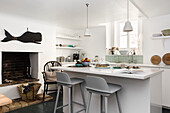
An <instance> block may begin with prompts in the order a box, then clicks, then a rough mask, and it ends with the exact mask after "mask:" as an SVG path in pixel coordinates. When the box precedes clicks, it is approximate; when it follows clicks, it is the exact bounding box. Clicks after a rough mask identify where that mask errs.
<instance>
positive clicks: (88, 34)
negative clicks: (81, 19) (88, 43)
mask: <svg viewBox="0 0 170 113" xmlns="http://www.w3.org/2000/svg"><path fill="white" fill-rule="evenodd" d="M84 36H85V37H90V36H91V33H90V31H89V29H88V28H86V30H85V32H84Z"/></svg>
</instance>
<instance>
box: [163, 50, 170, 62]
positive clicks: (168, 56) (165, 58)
mask: <svg viewBox="0 0 170 113" xmlns="http://www.w3.org/2000/svg"><path fill="white" fill-rule="evenodd" d="M162 60H163V62H164V63H165V64H166V65H170V53H167V54H165V55H164V56H163V58H162Z"/></svg>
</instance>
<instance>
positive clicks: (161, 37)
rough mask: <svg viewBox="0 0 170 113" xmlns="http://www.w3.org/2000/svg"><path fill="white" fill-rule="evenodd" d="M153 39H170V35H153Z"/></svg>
mask: <svg viewBox="0 0 170 113" xmlns="http://www.w3.org/2000/svg"><path fill="white" fill-rule="evenodd" d="M152 39H170V36H160V37H152Z"/></svg>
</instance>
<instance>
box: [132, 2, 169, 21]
mask: <svg viewBox="0 0 170 113" xmlns="http://www.w3.org/2000/svg"><path fill="white" fill-rule="evenodd" d="M130 1H132V3H134V4H136V5H137V6H138V7H139V8H140V9H141V10H142V11H143V12H144V13H145V14H146V15H147V16H148V17H149V18H150V17H155V16H161V15H167V14H170V0H130Z"/></svg>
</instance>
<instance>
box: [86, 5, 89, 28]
mask: <svg viewBox="0 0 170 113" xmlns="http://www.w3.org/2000/svg"><path fill="white" fill-rule="evenodd" d="M86 6H87V28H88V27H89V26H88V6H89V4H88V3H87V4H86Z"/></svg>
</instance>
